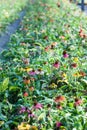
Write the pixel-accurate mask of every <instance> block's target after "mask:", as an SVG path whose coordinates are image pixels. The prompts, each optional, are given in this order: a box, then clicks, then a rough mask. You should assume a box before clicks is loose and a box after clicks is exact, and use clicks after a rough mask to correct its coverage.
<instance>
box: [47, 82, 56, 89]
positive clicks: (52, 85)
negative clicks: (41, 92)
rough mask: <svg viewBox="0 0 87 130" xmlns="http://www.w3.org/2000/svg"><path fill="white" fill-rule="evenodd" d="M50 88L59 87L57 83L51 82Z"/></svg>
mask: <svg viewBox="0 0 87 130" xmlns="http://www.w3.org/2000/svg"><path fill="white" fill-rule="evenodd" d="M49 88H53V89H54V88H57V85H56V84H55V83H52V84H50V86H49Z"/></svg>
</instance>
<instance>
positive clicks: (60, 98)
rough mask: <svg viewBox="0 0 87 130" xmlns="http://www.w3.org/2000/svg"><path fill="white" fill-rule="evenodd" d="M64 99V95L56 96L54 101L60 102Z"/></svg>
mask: <svg viewBox="0 0 87 130" xmlns="http://www.w3.org/2000/svg"><path fill="white" fill-rule="evenodd" d="M65 100H66V98H65V97H64V96H57V97H56V98H55V99H54V101H55V102H56V103H60V102H63V101H65Z"/></svg>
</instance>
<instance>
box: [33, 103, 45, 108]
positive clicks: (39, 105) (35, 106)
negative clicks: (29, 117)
mask: <svg viewBox="0 0 87 130" xmlns="http://www.w3.org/2000/svg"><path fill="white" fill-rule="evenodd" d="M42 107H43V106H42V104H40V103H34V106H33V109H42Z"/></svg>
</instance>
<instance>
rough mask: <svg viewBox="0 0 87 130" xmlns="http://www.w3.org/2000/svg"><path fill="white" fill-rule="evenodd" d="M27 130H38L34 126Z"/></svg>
mask: <svg viewBox="0 0 87 130" xmlns="http://www.w3.org/2000/svg"><path fill="white" fill-rule="evenodd" d="M29 130H38V128H37V127H36V126H31V128H30V129H29Z"/></svg>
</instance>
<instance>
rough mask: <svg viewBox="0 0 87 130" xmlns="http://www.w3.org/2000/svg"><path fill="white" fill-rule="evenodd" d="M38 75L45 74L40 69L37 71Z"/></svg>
mask: <svg viewBox="0 0 87 130" xmlns="http://www.w3.org/2000/svg"><path fill="white" fill-rule="evenodd" d="M36 74H38V75H43V74H44V71H42V70H41V69H38V70H37V71H36Z"/></svg>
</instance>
